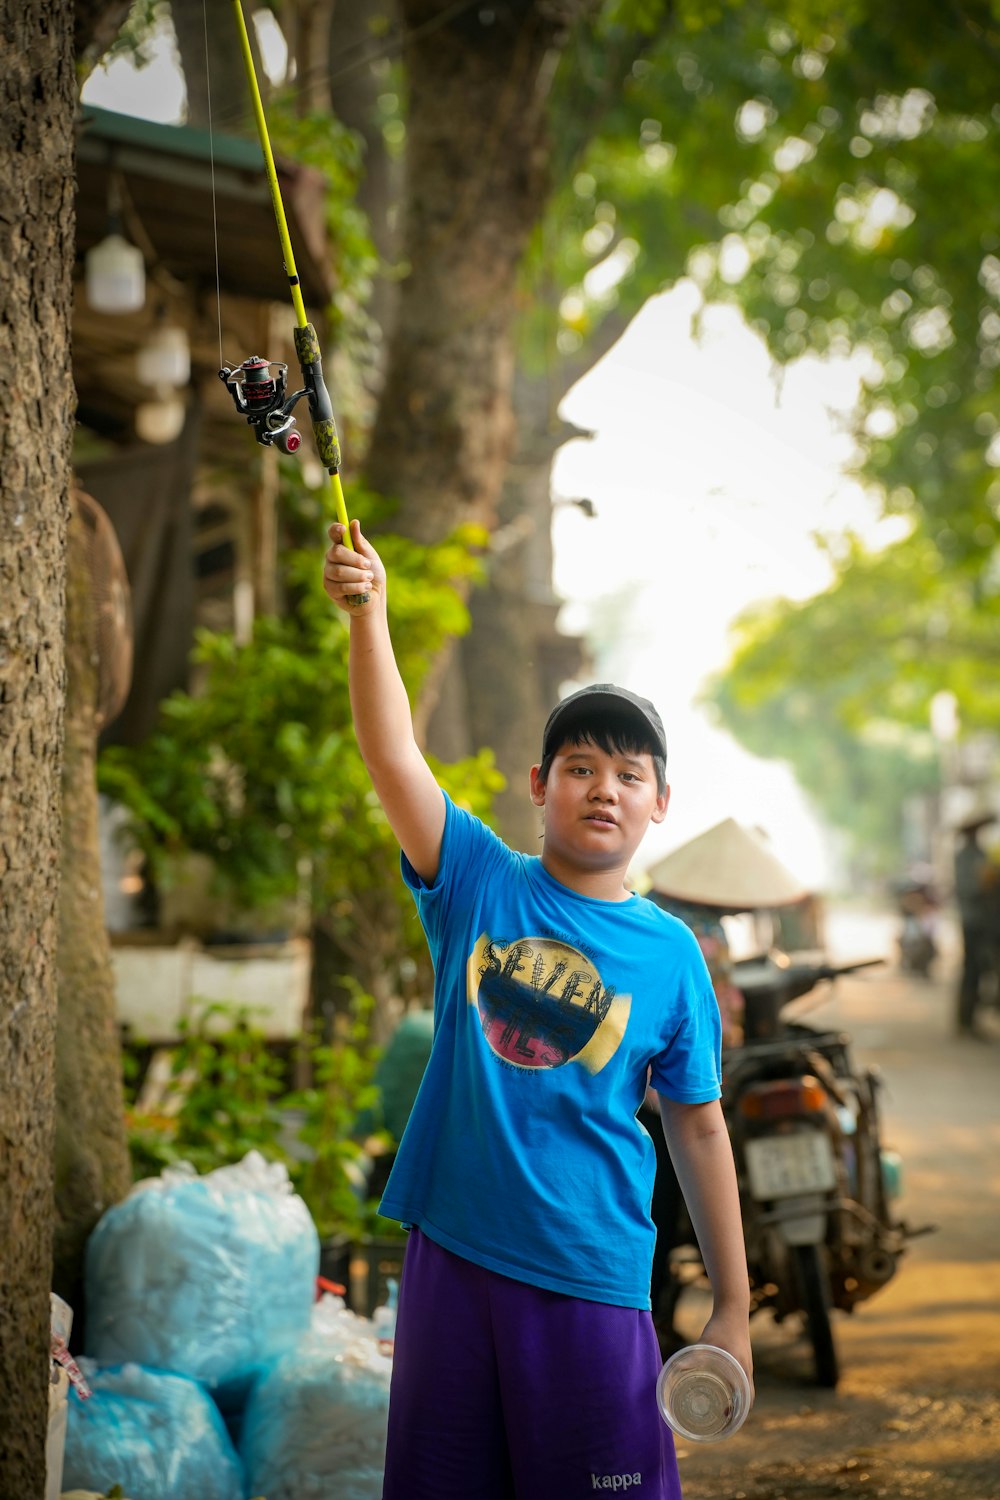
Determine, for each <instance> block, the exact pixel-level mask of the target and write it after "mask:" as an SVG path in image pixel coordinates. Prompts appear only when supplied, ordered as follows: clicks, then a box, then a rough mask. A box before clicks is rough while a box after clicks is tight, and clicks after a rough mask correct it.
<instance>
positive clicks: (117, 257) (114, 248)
mask: <svg viewBox="0 0 1000 1500" xmlns="http://www.w3.org/2000/svg"><path fill="white" fill-rule="evenodd" d="M84 264H85V267H86V286H87V301H88V302H89V304H90V306H91V307H92V308H93V309H94V311H95V312H101V313H126V312H137V311H138V309H139V308H140V307H142V305H143V303H144V302H145V300H146V267H145V263H144V261H143V258H142V251H141V250H140V249H138V247H137V246H135V245H130V244H129V242H128V240H126V239H124V238H123V236H122V235H120V234H116V233H112V234H109V235H107V236H105V238H104V239H103V240H101V241H100V243H99V244H97V245H94V246H93V247H92V248H91V249H90V250H88V251H87V254H86V258H85V262H84Z"/></svg>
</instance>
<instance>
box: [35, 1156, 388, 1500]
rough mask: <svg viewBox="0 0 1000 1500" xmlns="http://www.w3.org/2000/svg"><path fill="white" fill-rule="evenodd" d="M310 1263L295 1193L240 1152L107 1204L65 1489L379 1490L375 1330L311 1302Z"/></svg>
mask: <svg viewBox="0 0 1000 1500" xmlns="http://www.w3.org/2000/svg"><path fill="white" fill-rule="evenodd" d="M318 1268H319V1238H318V1235H317V1233H316V1228H315V1225H314V1224H313V1222H312V1219H311V1217H310V1215H309V1213H308V1210H307V1209H306V1207H305V1204H304V1203H303V1202H302V1200H301V1199H300V1198H298V1197H297V1196H296V1195H295V1193H294V1192H293V1191H292V1187H291V1183H290V1181H289V1179H288V1174H287V1172H286V1171H285V1168H284V1167H283V1166H280V1165H275V1164H273V1163H268V1162H265V1161H264V1159H263V1158H262V1157H261V1156H260V1155H259V1154H258V1153H256V1152H251V1153H250V1154H249V1155H248V1156H247V1157H246V1158H245V1159H244V1160H243V1161H242V1162H240V1163H239V1164H238V1165H237V1166H234V1167H224V1168H220V1169H219V1170H218V1171H215V1172H210V1173H208V1174H207V1175H206V1176H204V1177H198V1176H196V1175H195V1173H194V1172H193V1171H192V1170H190V1169H187V1170H174V1169H171V1170H169V1171H167V1172H165V1173H164V1174H163V1176H162V1177H161V1178H158V1179H155V1180H151V1181H149V1182H146V1183H142V1184H139V1185H138V1186H137V1187H136V1188H135V1189H134V1190H133V1191H132V1193H130V1194H129V1196H128V1197H127V1198H126V1199H125V1200H124V1201H123V1202H122V1203H119V1204H117V1205H116V1206H115V1207H114V1208H111V1209H109V1210H108V1212H107V1213H106V1214H105V1215H104V1217H103V1218H102V1219H101V1221H100V1223H99V1224H98V1225H97V1228H96V1229H95V1230H94V1233H93V1234H92V1236H91V1239H90V1243H89V1245H88V1250H87V1262H86V1287H87V1310H88V1316H87V1359H86V1361H85V1362H84V1368H85V1372H86V1374H87V1376H88V1380H89V1383H90V1386H91V1389H92V1394H91V1396H90V1397H89V1399H84V1400H81V1399H80V1397H79V1396H77V1395H76V1394H75V1393H74V1394H72V1395H71V1397H70V1401H69V1413H68V1418H69V1419H68V1424H67V1433H66V1453H65V1467H64V1478H63V1484H64V1488H65V1489H66V1490H70V1489H74V1488H76V1489H84V1490H88V1489H89V1490H98V1491H103V1490H106V1489H107V1488H109V1487H110V1486H111V1485H114V1484H120V1485H121V1486H122V1488H123V1490H124V1493H125V1494H126V1495H128V1496H129V1497H130V1500H191V1497H192V1496H195V1495H197V1496H198V1500H244V1497H246V1496H258V1495H265V1496H267V1500H292V1497H293V1496H294V1497H296V1500H297V1497H307V1496H309V1495H330V1494H336V1495H337V1500H379V1496H380V1495H381V1485H382V1472H383V1467H384V1458H385V1429H386V1418H387V1411H388V1389H389V1375H390V1371H391V1360H390V1359H389V1358H387V1357H386V1353H385V1352H384V1350H385V1348H386V1345H385V1342H384V1340H383V1342H382V1344H381V1346H380V1343H379V1339H378V1334H379V1333H381V1332H383V1331H384V1330H383V1329H382V1327H381V1326H380V1325H376V1323H375V1322H373V1321H372V1320H369V1319H365V1318H358V1317H356V1316H355V1315H354V1314H353V1313H350V1312H348V1311H347V1310H346V1308H345V1307H344V1305H343V1303H342V1302H341V1301H340V1300H339V1299H335V1298H330V1297H325V1298H323V1300H322V1302H320V1303H316V1302H315V1300H314V1299H315V1289H316V1275H317V1271H318ZM384 1316H385V1315H384V1313H383V1319H382V1320H380V1324H381V1321H384Z"/></svg>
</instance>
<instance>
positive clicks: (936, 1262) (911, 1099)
mask: <svg viewBox="0 0 1000 1500" xmlns="http://www.w3.org/2000/svg"><path fill="white" fill-rule="evenodd" d="M893 931H894V927H893V924H890V923H887V922H886V921H885V920H878V919H874V918H872V919H867V918H864V917H860V916H851V915H850V914H841V913H837V914H835V915H834V916H833V917H832V918H831V921H830V925H829V929H828V935H829V946H830V950H831V952H832V953H833V955H834V956H835V957H838V958H843V959H849V958H856V957H867V956H875V955H877V954H879V953H883V954H887V955H889V956H890V962H889V963H888V964H887V965H886V967H885V969H884V970H878V969H876V970H872V971H871V972H870V974H867V975H864V976H859V977H857V978H852V979H842V980H840V981H838V983H837V985H836V986H835V987H827V988H826V989H825V991H824V992H823V994H822V996H821V1003H819V1004H818V1005H815V1006H814V1007H813V1008H812V1009H811V1010H810V1012H809V1018H810V1019H811V1020H814V1021H816V1022H817V1023H818V1024H819V1025H820V1026H822V1027H824V1028H826V1027H831V1028H833V1027H835V1028H842V1029H844V1030H847V1031H848V1032H849V1033H850V1034H851V1035H852V1037H853V1038H854V1043H855V1051H856V1055H857V1058H858V1061H859V1062H867V1063H869V1064H873V1065H876V1066H877V1067H878V1068H879V1069H880V1070H881V1071H882V1073H883V1075H884V1078H885V1084H886V1088H885V1092H884V1095H883V1101H884V1103H883V1111H884V1116H885V1128H884V1137H885V1143H886V1144H887V1145H889V1146H893V1147H895V1148H896V1149H897V1150H898V1151H899V1152H900V1153H901V1155H902V1158H903V1174H904V1176H903V1183H904V1191H903V1197H902V1199H901V1212H902V1216H903V1217H904V1218H905V1219H906V1220H908V1221H909V1222H910V1223H911V1224H913V1225H919V1224H924V1223H927V1222H934V1223H936V1224H937V1225H939V1228H938V1230H937V1232H935V1233H934V1234H931V1235H927V1236H926V1237H923V1238H920V1239H917V1240H915V1241H913V1242H912V1245H911V1247H910V1249H909V1250H908V1252H907V1254H906V1255H905V1256H904V1258H903V1261H902V1263H901V1267H900V1270H899V1272H898V1274H897V1275H896V1277H895V1278H894V1280H893V1281H892V1282H891V1283H890V1284H889V1286H888V1287H886V1288H885V1290H884V1291H883V1292H881V1293H880V1294H878V1295H876V1296H875V1297H873V1298H872V1299H871V1300H870V1301H868V1302H866V1303H864V1304H863V1305H862V1306H861V1307H860V1308H859V1309H858V1310H857V1311H856V1312H855V1314H854V1315H853V1317H846V1316H844V1315H843V1314H840V1313H838V1314H835V1322H834V1331H835V1335H836V1338H837V1343H838V1347H839V1350H840V1355H841V1365H842V1369H843V1376H842V1379H841V1383H840V1386H839V1387H838V1389H837V1390H836V1391H835V1392H831V1391H823V1390H819V1389H817V1388H816V1387H815V1386H812V1385H810V1383H809V1376H810V1350H809V1346H808V1344H807V1342H806V1340H805V1338H804V1337H803V1336H801V1335H799V1334H798V1333H797V1331H796V1330H794V1329H792V1328H791V1327H789V1326H785V1327H783V1328H778V1327H775V1326H774V1324H773V1323H772V1322H770V1320H769V1317H768V1315H767V1314H762V1315H761V1317H760V1319H758V1320H756V1321H755V1323H754V1325H753V1332H754V1355H755V1361H756V1384H757V1403H756V1407H755V1409H754V1411H753V1413H752V1414H751V1416H750V1419H749V1421H748V1422H747V1425H746V1426H745V1428H744V1429H743V1430H742V1431H741V1432H740V1433H739V1434H737V1436H736V1437H735V1438H733V1439H731V1440H729V1441H728V1442H724V1443H719V1444H716V1445H713V1446H709V1445H703V1446H698V1445H691V1444H681V1445H679V1452H680V1454H681V1459H680V1463H681V1474H682V1477H683V1480H684V1489H685V1496H686V1500H841V1497H843V1496H849V1497H858V1500H860V1497H866V1500H867V1497H875V1496H880V1497H888V1500H910V1497H914V1500H1000V1016H997V1015H996V1014H995V1013H994V1014H991V1015H989V1016H988V1017H987V1018H986V1020H985V1023H984V1026H985V1029H986V1030H987V1032H988V1037H987V1039H986V1040H982V1041H975V1040H966V1039H960V1038H958V1037H956V1036H955V1035H954V1032H953V1022H952V1008H953V1004H952V995H953V988H954V980H953V972H954V965H955V962H956V960H957V954H956V953H955V948H954V938H953V937H952V938H951V939H950V943H949V950H948V951H947V952H946V954H945V961H944V963H943V964H942V966H941V971H940V974H939V975H937V976H935V978H933V979H932V980H931V981H928V982H923V981H919V980H912V979H909V978H906V977H904V976H902V975H900V974H899V973H898V972H897V971H896V967H895V962H894V960H892V958H891V955H892V946H891V940H892V934H893ZM814 998H815V997H810V999H809V1000H803V1001H801V1002H799V1007H800V1009H799V1012H798V1013H799V1014H800V1015H802V1014H803V1010H802V1007H806V1006H809V1005H810V1004H811V1001H812V1000H813V999H814Z"/></svg>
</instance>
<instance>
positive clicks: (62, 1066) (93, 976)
mask: <svg viewBox="0 0 1000 1500" xmlns="http://www.w3.org/2000/svg"><path fill="white" fill-rule="evenodd" d="M96 623H97V622H96V617H95V613H94V607H93V591H92V579H91V566H90V556H89V547H88V541H87V535H86V532H85V530H84V524H83V521H82V519H81V517H80V515H79V513H78V512H76V511H74V513H73V515H72V517H71V519H70V528H69V554H68V559H67V572H66V716H65V743H64V750H63V774H62V823H63V827H62V881H61V886H60V892H59V950H58V956H59V967H58V974H59V1016H58V1025H57V1030H56V1142H55V1206H56V1221H55V1263H54V1270H53V1283H52V1284H53V1287H54V1289H55V1290H56V1291H57V1292H58V1293H59V1295H60V1296H61V1297H64V1298H65V1299H66V1301H67V1302H68V1303H69V1304H70V1306H71V1307H72V1308H73V1309H74V1313H75V1315H76V1317H75V1323H74V1328H75V1331H76V1332H77V1334H78V1335H82V1325H83V1321H84V1318H85V1311H86V1310H85V1307H84V1303H83V1252H84V1246H85V1245H86V1242H87V1236H88V1235H89V1234H90V1231H91V1230H92V1229H93V1227H94V1225H95V1224H96V1223H97V1220H98V1219H99V1218H100V1216H101V1214H102V1213H103V1212H104V1210H105V1209H106V1208H108V1207H109V1206H110V1205H111V1204H112V1203H117V1202H118V1200H119V1199H120V1198H123V1197H124V1196H125V1194H126V1193H127V1191H128V1189H129V1185H130V1183H131V1169H130V1166H129V1155H128V1144H127V1141H126V1136H125V1117H124V1099H123V1097H122V1068H121V1049H120V1046H119V1040H118V1027H117V1020H116V1007H115V987H114V975H113V972H112V968H111V947H110V944H109V942H108V935H107V931H106V929H105V925H104V900H103V896H102V891H101V860H100V848H99V838H98V825H97V775H96V759H97V735H98V730H99V728H100V725H99V723H98V716H97V704H98V676H97V628H96ZM78 1347H79V1345H78Z"/></svg>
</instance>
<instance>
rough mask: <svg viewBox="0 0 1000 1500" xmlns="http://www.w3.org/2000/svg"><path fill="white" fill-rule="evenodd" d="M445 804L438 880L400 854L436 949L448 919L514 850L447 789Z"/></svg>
mask: <svg viewBox="0 0 1000 1500" xmlns="http://www.w3.org/2000/svg"><path fill="white" fill-rule="evenodd" d="M444 804H445V822H444V833H443V835H442V838H441V857H440V860H439V862H438V868H437V875H436V876H435V878H434V880H433V881H431V882H430V883H429V884H428V882H427V881H425V880H423V879H421V877H420V876H419V875H418V874H417V872H416V870H414V868H413V866H412V865H411V864H410V861H409V860H408V859H407V857H406V855H405V854H403V853H402V851H400V857H399V862H400V870H401V871H402V875H403V880H404V882H405V883H406V885H407V886H408V888H409V890H410V891H411V892H412V894H413V899H414V901H415V903H416V907H417V913H418V915H419V917H420V921H421V924H422V926H423V929H424V931H425V933H426V934H427V938H428V942H429V943H430V945H431V950H432V952H435V951H436V949H437V947H438V946H439V945H440V942H441V940H442V937H443V932H444V925H445V923H446V921H448V920H449V919H450V917H451V916H452V915H453V914H455V913H456V912H457V911H459V910H460V909H461V908H462V906H463V904H469V903H470V902H471V900H472V897H473V895H474V892H475V890H476V889H477V888H478V886H479V885H480V884H481V882H482V880H483V879H486V878H489V874H490V871H491V870H493V869H494V868H495V867H496V865H497V864H498V863H499V862H501V861H502V860H503V859H504V858H510V851H509V850H508V849H507V847H506V845H505V844H504V843H503V841H502V840H501V839H500V838H499V837H498V836H497V835H496V834H495V833H494V832H493V831H492V829H490V828H487V826H486V824H485V823H483V822H482V821H481V820H480V819H479V818H477V817H476V816H475V814H474V813H470V812H468V811H466V809H464V808H461V807H456V806H455V803H454V802H453V801H452V800H451V798H450V797H449V796H448V793H447V792H445V793H444Z"/></svg>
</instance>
